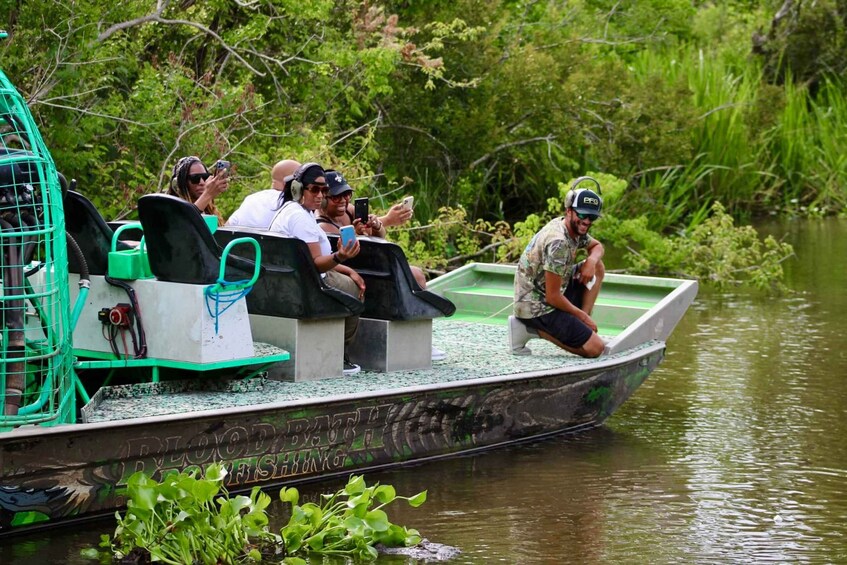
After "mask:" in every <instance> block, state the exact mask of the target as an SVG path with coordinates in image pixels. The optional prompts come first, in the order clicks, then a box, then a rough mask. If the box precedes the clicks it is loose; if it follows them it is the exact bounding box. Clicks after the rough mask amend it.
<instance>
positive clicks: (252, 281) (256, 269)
mask: <svg viewBox="0 0 847 565" xmlns="http://www.w3.org/2000/svg"><path fill="white" fill-rule="evenodd" d="M242 243H249V244H251V245H252V246H253V248H254V249H255V250H256V261H255V265H254V266H253V278H251V279H250V281H249V282H248V283H247V284H245V285H244V287H245V288H246V287H248V286H253V285H254V284H256V281H257V280H258V279H259V269H261V265H262V248H261V247H259V242H258V241H256V240H255V239H253V238H252V237H237V238H235V239H233V240H232V241H230V242H229V243H227V244H226V247H224V252H223V254H222V255H221V270H220V273H218V280H219V281H226V279H225V278H224V276H226V260H227V257H229V252H230V250H232V248H233V247H235V246H236V245H241V244H242Z"/></svg>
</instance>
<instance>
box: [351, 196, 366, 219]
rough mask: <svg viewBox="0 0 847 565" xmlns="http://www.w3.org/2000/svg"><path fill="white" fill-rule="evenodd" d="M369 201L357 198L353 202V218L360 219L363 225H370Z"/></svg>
mask: <svg viewBox="0 0 847 565" xmlns="http://www.w3.org/2000/svg"><path fill="white" fill-rule="evenodd" d="M368 214H369V212H368V199H367V198H357V199H355V200H354V201H353V218H359V220H361V221H362V223H363V224H366V223H368Z"/></svg>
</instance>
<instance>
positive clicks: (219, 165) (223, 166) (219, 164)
mask: <svg viewBox="0 0 847 565" xmlns="http://www.w3.org/2000/svg"><path fill="white" fill-rule="evenodd" d="M231 168H232V163H230V162H229V161H223V160H218V161H216V162H215V176H218V175H219V174H220V172H221V171H224V173H223V174H224V176H227V177H228V176H229V171H230V169H231Z"/></svg>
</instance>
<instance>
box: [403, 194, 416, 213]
mask: <svg viewBox="0 0 847 565" xmlns="http://www.w3.org/2000/svg"><path fill="white" fill-rule="evenodd" d="M414 207H415V197H414V196H407V197H406V198H404V199H403V208H405V209H406V210H411V209H412V208H414Z"/></svg>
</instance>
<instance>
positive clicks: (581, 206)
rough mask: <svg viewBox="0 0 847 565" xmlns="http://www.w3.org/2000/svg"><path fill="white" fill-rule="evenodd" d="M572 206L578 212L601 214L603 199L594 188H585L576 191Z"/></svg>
mask: <svg viewBox="0 0 847 565" xmlns="http://www.w3.org/2000/svg"><path fill="white" fill-rule="evenodd" d="M571 208H573V209H574V210H575V211H576V212H577V213H578V214H596V215H598V216H599V215H600V210H601V209H602V208H603V199H602V198H600V196H599V195H598V194H597V193H596V192H594V191H593V190H589V189H587V188H583V189H580V190H577V191H576V196H574V199H573V206H571Z"/></svg>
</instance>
